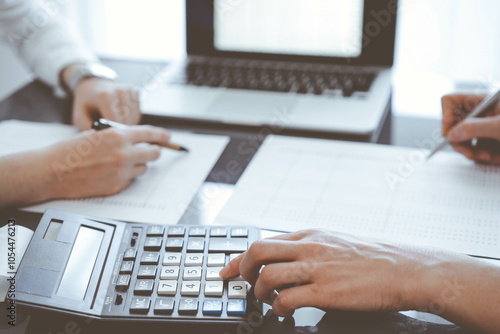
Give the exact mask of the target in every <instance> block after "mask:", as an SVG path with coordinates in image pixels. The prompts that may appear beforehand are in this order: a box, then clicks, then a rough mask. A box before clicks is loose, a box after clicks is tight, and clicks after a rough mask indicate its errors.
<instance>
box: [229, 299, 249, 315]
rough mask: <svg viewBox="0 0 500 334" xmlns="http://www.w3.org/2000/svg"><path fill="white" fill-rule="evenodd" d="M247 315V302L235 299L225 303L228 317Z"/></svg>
mask: <svg viewBox="0 0 500 334" xmlns="http://www.w3.org/2000/svg"><path fill="white" fill-rule="evenodd" d="M246 313H247V301H246V300H243V299H235V300H230V301H228V302H227V314H228V315H245V314H246Z"/></svg>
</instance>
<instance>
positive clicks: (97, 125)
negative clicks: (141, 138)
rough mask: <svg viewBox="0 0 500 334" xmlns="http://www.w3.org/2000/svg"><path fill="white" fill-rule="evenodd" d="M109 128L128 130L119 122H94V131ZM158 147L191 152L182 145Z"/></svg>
mask: <svg viewBox="0 0 500 334" xmlns="http://www.w3.org/2000/svg"><path fill="white" fill-rule="evenodd" d="M108 128H115V129H127V128H128V125H125V124H121V123H118V122H113V121H110V120H109V119H105V118H99V119H98V120H96V121H94V123H93V124H92V129H94V130H97V131H99V130H104V129H108ZM156 145H159V146H161V147H165V148H168V149H171V150H174V151H179V152H189V150H188V149H187V148H185V147H182V146H180V145H176V144H173V143H167V144H156Z"/></svg>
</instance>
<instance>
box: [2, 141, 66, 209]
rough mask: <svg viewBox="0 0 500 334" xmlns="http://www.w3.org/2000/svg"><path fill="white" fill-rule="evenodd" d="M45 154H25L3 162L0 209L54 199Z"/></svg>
mask: <svg viewBox="0 0 500 334" xmlns="http://www.w3.org/2000/svg"><path fill="white" fill-rule="evenodd" d="M46 158H47V157H46V156H45V155H44V153H42V152H40V151H32V152H25V153H21V154H14V155H9V156H6V157H1V158H0V184H1V189H0V207H8V206H19V205H27V204H31V203H36V202H41V201H45V200H47V199H50V198H52V197H54V194H53V191H52V189H53V184H54V181H57V180H56V178H55V174H54V173H51V171H50V166H48V164H47V162H46V160H47V159H46Z"/></svg>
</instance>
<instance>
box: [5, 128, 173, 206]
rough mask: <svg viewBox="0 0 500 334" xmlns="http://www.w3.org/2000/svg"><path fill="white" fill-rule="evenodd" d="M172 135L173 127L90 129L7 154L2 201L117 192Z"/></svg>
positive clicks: (13, 202) (155, 156)
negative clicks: (34, 148) (30, 148)
mask: <svg viewBox="0 0 500 334" xmlns="http://www.w3.org/2000/svg"><path fill="white" fill-rule="evenodd" d="M169 139H170V134H169V132H168V131H166V130H164V129H162V128H156V127H152V126H131V127H128V128H127V129H115V128H111V129H106V130H103V131H95V130H89V131H86V132H83V133H80V134H79V135H78V136H76V137H74V138H72V139H70V140H66V141H63V142H60V143H57V144H55V145H53V146H50V147H47V148H45V149H41V150H37V151H31V152H25V153H20V154H14V155H10V156H6V157H2V158H0V179H1V180H2V189H0V207H3V206H13V205H26V204H32V203H36V202H42V201H46V200H51V199H62V198H84V197H93V196H107V195H113V194H116V193H118V192H120V191H122V190H123V189H125V188H126V187H128V186H129V185H130V184H131V182H132V181H133V180H134V179H135V178H136V177H137V176H139V175H141V174H144V173H145V172H146V169H147V166H146V164H147V163H148V162H151V161H154V160H157V159H158V158H159V156H160V153H161V147H160V145H162V146H163V145H166V144H168V143H169ZM139 143H150V144H152V145H136V144H139ZM3 176H5V177H3ZM7 176H8V177H7Z"/></svg>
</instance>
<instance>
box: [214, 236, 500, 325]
mask: <svg viewBox="0 0 500 334" xmlns="http://www.w3.org/2000/svg"><path fill="white" fill-rule="evenodd" d="M240 274H241V275H242V276H243V278H245V279H246V280H247V281H248V282H249V283H250V284H252V285H253V286H254V291H255V295H256V297H257V298H258V299H260V300H264V301H266V300H273V302H272V306H273V310H274V312H275V313H276V314H277V315H279V316H289V315H291V314H293V313H294V310H295V309H298V308H301V307H318V308H322V309H336V310H346V311H404V310H420V311H426V312H432V313H436V314H438V315H440V316H442V317H444V318H447V319H448V320H450V321H452V322H455V323H456V324H458V325H462V326H464V327H469V328H472V329H475V330H479V331H482V332H485V333H499V332H500V318H499V317H498V309H499V306H500V290H499V289H498V281H499V279H500V267H496V266H490V265H488V264H485V263H483V261H480V260H476V259H472V258H469V257H467V256H463V255H459V254H453V253H449V252H445V251H442V250H437V249H431V248H417V247H414V246H407V245H398V244H388V243H384V242H378V241H370V240H362V239H358V238H356V237H354V236H349V235H344V234H338V233H331V232H326V231H319V230H309V231H302V232H297V233H291V234H287V235H282V236H278V237H274V238H271V239H266V240H262V241H258V242H255V243H253V244H252V246H251V247H250V249H249V250H248V252H246V253H243V254H242V255H240V256H239V257H237V258H236V259H234V260H233V261H232V262H230V263H229V264H228V265H227V267H226V268H225V269H224V270H223V271H221V276H222V277H224V278H231V277H234V276H237V275H240ZM281 288H284V290H281V292H280V293H279V294H277V293H276V292H275V290H276V289H278V290H279V289H281Z"/></svg>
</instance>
